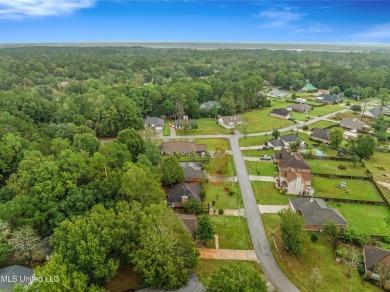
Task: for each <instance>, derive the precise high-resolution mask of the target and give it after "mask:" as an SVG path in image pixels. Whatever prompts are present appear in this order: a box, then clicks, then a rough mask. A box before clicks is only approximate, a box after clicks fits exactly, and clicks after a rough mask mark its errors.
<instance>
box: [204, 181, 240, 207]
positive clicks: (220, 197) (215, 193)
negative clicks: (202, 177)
mask: <svg viewBox="0 0 390 292" xmlns="http://www.w3.org/2000/svg"><path fill="white" fill-rule="evenodd" d="M225 185H227V186H229V188H230V189H231V190H234V191H235V194H234V195H232V196H231V195H230V194H229V192H226V191H225ZM212 201H215V205H214V209H216V210H218V209H220V208H222V209H238V208H239V207H241V208H242V206H243V204H242V197H241V191H240V186H239V184H238V183H215V182H208V183H207V185H206V198H205V199H204V200H203V204H204V206H205V207H207V204H208V202H212Z"/></svg>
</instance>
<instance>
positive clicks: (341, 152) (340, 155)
mask: <svg viewBox="0 0 390 292" xmlns="http://www.w3.org/2000/svg"><path fill="white" fill-rule="evenodd" d="M337 156H338V157H345V153H344V152H343V151H339V152H337Z"/></svg>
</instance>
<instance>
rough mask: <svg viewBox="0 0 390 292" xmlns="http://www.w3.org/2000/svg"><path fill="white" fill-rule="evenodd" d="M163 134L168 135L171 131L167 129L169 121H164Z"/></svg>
mask: <svg viewBox="0 0 390 292" xmlns="http://www.w3.org/2000/svg"><path fill="white" fill-rule="evenodd" d="M163 135H164V136H170V135H171V131H170V130H169V123H165V124H164V129H163Z"/></svg>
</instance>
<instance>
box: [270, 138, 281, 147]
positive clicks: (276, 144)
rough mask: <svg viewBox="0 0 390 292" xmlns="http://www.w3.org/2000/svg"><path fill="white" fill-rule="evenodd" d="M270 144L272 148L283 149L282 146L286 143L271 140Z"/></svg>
mask: <svg viewBox="0 0 390 292" xmlns="http://www.w3.org/2000/svg"><path fill="white" fill-rule="evenodd" d="M268 143H269V144H270V145H272V147H282V146H284V143H283V141H282V140H280V139H276V140H275V139H271V140H268Z"/></svg>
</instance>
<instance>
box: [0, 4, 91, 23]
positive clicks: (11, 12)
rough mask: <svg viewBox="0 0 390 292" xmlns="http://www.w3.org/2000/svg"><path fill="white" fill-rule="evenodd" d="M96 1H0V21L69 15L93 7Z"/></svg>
mask: <svg viewBox="0 0 390 292" xmlns="http://www.w3.org/2000/svg"><path fill="white" fill-rule="evenodd" d="M95 2H96V0H0V19H20V18H26V17H43V16H51V15H63V14H69V13H72V12H74V11H77V10H79V9H83V8H89V7H92V6H94V4H95Z"/></svg>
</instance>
